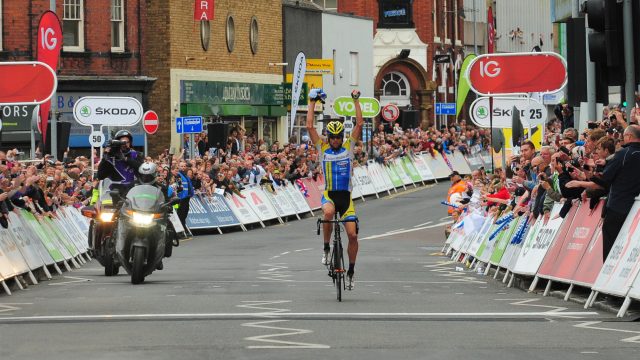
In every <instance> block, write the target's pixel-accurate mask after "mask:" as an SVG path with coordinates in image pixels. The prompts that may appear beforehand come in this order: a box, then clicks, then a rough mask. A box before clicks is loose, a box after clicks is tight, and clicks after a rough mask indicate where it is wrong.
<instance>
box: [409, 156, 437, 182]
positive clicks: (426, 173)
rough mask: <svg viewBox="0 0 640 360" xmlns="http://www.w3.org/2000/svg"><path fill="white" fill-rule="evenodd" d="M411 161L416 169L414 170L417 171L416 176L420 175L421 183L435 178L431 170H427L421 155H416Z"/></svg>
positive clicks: (427, 167)
mask: <svg viewBox="0 0 640 360" xmlns="http://www.w3.org/2000/svg"><path fill="white" fill-rule="evenodd" d="M411 160H413V165H414V166H415V167H416V170H417V171H418V174H420V177H421V178H422V180H423V181H429V180H433V179H435V176H433V173H432V172H431V169H429V166H427V162H426V161H425V160H424V157H422V156H421V155H416V156H414V157H413V158H412V159H411Z"/></svg>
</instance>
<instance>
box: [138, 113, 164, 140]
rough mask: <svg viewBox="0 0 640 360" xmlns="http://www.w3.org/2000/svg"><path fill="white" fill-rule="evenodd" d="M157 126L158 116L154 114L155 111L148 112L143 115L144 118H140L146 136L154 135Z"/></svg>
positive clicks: (158, 122)
mask: <svg viewBox="0 0 640 360" xmlns="http://www.w3.org/2000/svg"><path fill="white" fill-rule="evenodd" d="M159 124H160V121H159V119H158V114H156V112H155V111H153V110H149V111H147V112H146V113H144V116H143V117H142V126H143V127H144V131H145V132H146V133H147V134H149V135H153V134H155V133H156V132H157V131H158V127H159Z"/></svg>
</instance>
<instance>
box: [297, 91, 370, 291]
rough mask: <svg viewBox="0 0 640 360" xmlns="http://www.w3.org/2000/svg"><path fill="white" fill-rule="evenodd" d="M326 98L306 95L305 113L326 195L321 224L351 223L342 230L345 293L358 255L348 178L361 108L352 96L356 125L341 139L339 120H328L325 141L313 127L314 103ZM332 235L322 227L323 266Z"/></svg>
mask: <svg viewBox="0 0 640 360" xmlns="http://www.w3.org/2000/svg"><path fill="white" fill-rule="evenodd" d="M326 97H327V95H326V94H325V93H324V92H323V91H322V89H312V90H311V92H310V93H309V101H310V104H309V109H308V111H307V130H308V131H309V135H310V136H311V141H312V142H313V144H315V146H316V147H317V148H318V154H319V159H318V160H319V162H320V164H321V166H322V172H323V174H324V179H325V185H326V186H325V191H324V192H323V194H322V212H323V214H324V220H333V218H334V216H335V214H336V212H337V213H338V215H340V220H354V221H350V222H345V223H344V227H345V230H346V232H347V236H348V237H349V246H348V247H347V253H348V255H349V270H348V271H347V284H346V285H347V289H348V290H352V289H353V288H354V284H355V283H354V279H353V277H354V276H353V274H354V270H355V266H356V257H357V255H358V234H357V225H356V222H355V220H357V217H356V211H355V207H354V205H353V201H352V199H351V175H352V173H353V147H354V146H355V142H356V141H357V140H358V139H359V138H360V135H361V133H362V125H363V124H364V119H363V118H362V109H361V108H360V101H359V98H360V91H358V90H354V91H352V92H351V98H352V99H353V103H354V105H355V110H356V124H355V126H354V127H353V131H352V132H351V135H350V136H349V137H348V138H347V139H346V140H345V139H344V124H343V123H342V122H341V121H339V120H331V121H330V122H329V123H328V124H327V128H326V131H327V139H323V138H321V137H320V135H318V132H317V131H316V128H315V127H314V110H315V108H316V107H315V105H316V102H318V101H320V102H322V103H324V99H325V98H326ZM332 231H333V224H332V223H324V224H323V228H322V232H323V237H324V254H323V256H322V264H324V265H328V264H329V251H330V246H329V242H330V240H331V233H332Z"/></svg>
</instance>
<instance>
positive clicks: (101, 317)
mask: <svg viewBox="0 0 640 360" xmlns="http://www.w3.org/2000/svg"><path fill="white" fill-rule="evenodd" d="M598 315H599V314H598V313H597V312H595V311H574V312H557V311H532V312H517V311H514V312H485V313H483V312H441V313H437V312H431V313H429V312H425V313H403V312H399V313H393V312H388V313H370V312H359V313H348V312H342V313H341V312H327V313H317V312H316V313H314V312H307V313H305V312H299V313H290V312H286V313H280V312H274V311H264V312H254V313H199V314H195V313H184V314H96V315H42V316H9V317H0V322H5V323H10V322H16V323H17V322H33V321H38V322H57V321H108V320H183V319H186V318H191V319H208V320H217V319H221V320H222V319H226V320H228V319H234V318H236V319H248V318H261V317H266V316H269V317H271V318H275V319H285V320H286V319H289V320H298V319H304V320H327V319H328V318H334V319H340V320H349V318H351V319H353V318H365V319H380V318H399V319H416V318H427V319H428V318H436V319H437V318H468V317H476V318H495V317H511V318H519V317H522V318H532V317H535V318H537V317H541V318H547V317H560V318H561V317H565V316H580V317H589V316H598ZM596 323H600V321H592V322H586V323H583V324H581V325H582V326H579V325H574V326H575V327H583V328H591V329H598V330H610V331H619V332H625V333H634V334H640V332H638V331H631V330H618V329H609V328H596V327H589V325H590V324H596ZM630 339H631V338H630ZM630 339H626V340H627V341H628V342H640V335H639V336H635V337H634V338H633V339H635V340H634V341H630ZM622 341H624V340H622Z"/></svg>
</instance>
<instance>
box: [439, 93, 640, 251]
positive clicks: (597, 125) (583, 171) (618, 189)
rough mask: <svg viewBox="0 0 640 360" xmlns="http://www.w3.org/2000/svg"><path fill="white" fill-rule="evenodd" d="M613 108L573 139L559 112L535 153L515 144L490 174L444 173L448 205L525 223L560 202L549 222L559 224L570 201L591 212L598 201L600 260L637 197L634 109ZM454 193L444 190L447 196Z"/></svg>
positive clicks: (568, 115) (639, 151)
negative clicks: (449, 185) (447, 175)
mask: <svg viewBox="0 0 640 360" xmlns="http://www.w3.org/2000/svg"><path fill="white" fill-rule="evenodd" d="M623 110H624V109H622V108H621V107H619V106H608V107H606V108H605V109H604V111H603V114H602V118H601V119H599V120H597V121H592V122H589V123H588V126H587V129H585V130H584V131H582V132H578V131H577V130H576V129H575V128H574V127H573V124H574V122H573V114H572V112H571V111H570V108H569V107H568V106H566V105H559V106H558V107H557V108H556V111H554V113H555V114H556V118H555V119H553V120H551V121H549V122H548V123H547V125H546V134H545V136H544V140H543V143H542V146H541V147H537V148H536V146H535V145H534V144H533V143H532V142H531V141H530V140H524V141H522V143H521V145H520V147H519V150H517V151H516V152H515V155H513V156H511V157H510V159H508V160H509V161H508V165H507V166H506V167H505V168H504V169H501V168H497V169H496V171H494V172H493V173H492V174H488V173H485V172H484V171H480V170H476V171H474V172H473V174H472V175H471V176H468V177H466V178H464V179H463V178H461V177H460V176H459V175H458V174H452V175H453V176H452V178H451V181H452V182H453V184H454V185H458V186H457V187H456V188H457V189H460V186H459V184H461V183H462V184H465V185H466V186H463V187H462V190H461V191H456V192H453V193H452V194H450V196H449V201H450V202H452V203H453V204H457V205H459V206H460V208H459V209H456V211H454V216H455V217H457V216H459V215H460V214H461V212H462V211H464V209H465V208H471V209H479V210H480V211H488V212H489V213H491V214H494V213H498V212H505V211H512V212H513V213H514V214H515V215H516V216H529V217H530V221H535V220H536V219H541V221H545V222H546V221H548V220H549V218H550V216H551V211H552V208H553V207H554V205H555V204H557V203H561V204H562V208H561V210H560V212H559V214H558V215H557V216H559V217H565V216H566V215H567V213H568V212H569V211H570V209H571V207H572V206H576V203H577V201H583V202H588V203H589V206H590V207H591V208H592V209H594V208H595V207H596V206H597V205H598V203H599V201H600V200H601V199H605V200H606V204H605V206H604V207H603V212H602V217H603V218H604V222H603V238H604V239H603V243H604V258H605V259H606V257H607V255H608V253H609V251H610V249H611V247H612V246H613V243H614V241H615V239H616V237H617V235H618V232H619V231H620V229H621V227H622V225H623V222H624V220H625V218H626V216H627V214H628V213H629V212H630V210H631V207H632V205H633V201H634V199H635V197H636V196H638V195H639V194H640V177H639V176H638V175H637V169H638V168H640V126H638V120H640V110H638V108H634V111H632V116H631V119H627V118H626V116H625V112H624V111H623ZM453 188H454V187H453V186H452V189H453Z"/></svg>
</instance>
